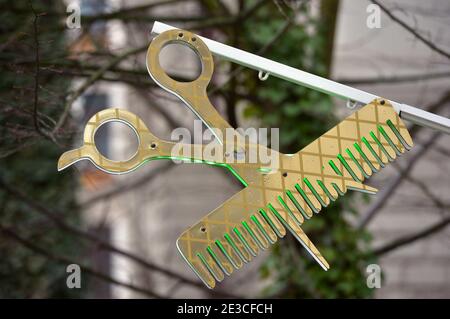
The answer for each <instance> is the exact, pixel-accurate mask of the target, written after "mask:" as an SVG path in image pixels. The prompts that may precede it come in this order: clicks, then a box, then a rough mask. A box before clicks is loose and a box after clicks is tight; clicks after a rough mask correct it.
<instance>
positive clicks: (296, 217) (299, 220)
mask: <svg viewBox="0 0 450 319" xmlns="http://www.w3.org/2000/svg"><path fill="white" fill-rule="evenodd" d="M277 198H278V201H279V202H280V204H281V206H283V208H284V210H285V211H286V212H287V213H288V214H289V215H290V217H291V218H293V219H294V220H295V221H296V222H297V224H299V225H301V224H303V221H304V220H305V219H304V218H303V216H302V215H300V214H299V213H298V212H297V211H296V210H292V209H291V208H290V207H289V206H288V204H287V203H286V202H285V201H284V199H283V198H282V197H281V196H278V197H277Z"/></svg>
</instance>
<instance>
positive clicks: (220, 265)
mask: <svg viewBox="0 0 450 319" xmlns="http://www.w3.org/2000/svg"><path fill="white" fill-rule="evenodd" d="M206 251H207V252H208V253H209V255H210V256H211V258H212V259H213V260H214V261H215V262H216V264H217V265H218V266H219V268H220V270H222V271H223V273H224V274H226V275H228V276H229V275H230V272H229V271H228V270H227V269H226V268H225V267H224V266H223V265H222V262H221V261H220V260H219V258H218V257H217V255H216V253H215V252H214V251H213V250H212V249H211V247H209V246H208V247H206Z"/></svg>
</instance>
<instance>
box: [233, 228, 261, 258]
mask: <svg viewBox="0 0 450 319" xmlns="http://www.w3.org/2000/svg"><path fill="white" fill-rule="evenodd" d="M233 231H234V233H235V234H236V236H238V238H239V240H240V241H241V242H242V243H243V244H244V247H245V249H246V250H247V252H249V253H250V254H252V255H253V257H256V254H257V252H256V251H254V250H253V248H252V247H251V246H250V244H249V243H248V241H247V240H246V239H245V237H244V235H242V233H241V232H240V231H239V229H237V227H234V228H233Z"/></svg>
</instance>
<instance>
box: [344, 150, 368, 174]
mask: <svg viewBox="0 0 450 319" xmlns="http://www.w3.org/2000/svg"><path fill="white" fill-rule="evenodd" d="M345 152H346V153H347V154H348V156H350V158H351V159H352V161H353V163H355V165H356V167H358V169H359V170H360V171H361V173H362V174H363V176H364V177H365V178H369V177H370V176H369V175H367V173H366V171H365V170H364V168H363V167H362V166H361V164H360V163H359V161H358V160H357V159H356V158H355V156H354V155H353V153H352V151H350V149H348V148H347V149H345Z"/></svg>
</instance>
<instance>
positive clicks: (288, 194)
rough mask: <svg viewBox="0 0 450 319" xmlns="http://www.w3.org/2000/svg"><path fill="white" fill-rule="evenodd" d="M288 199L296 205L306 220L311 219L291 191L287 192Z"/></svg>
mask: <svg viewBox="0 0 450 319" xmlns="http://www.w3.org/2000/svg"><path fill="white" fill-rule="evenodd" d="M286 195H287V197H289V199H290V200H291V202H292V203H293V204H294V206H295V207H296V208H297V209H298V210H299V212H300V213H301V214H302V215H303V217H304V218H306V219H310V216H308V214H307V213H306V212H305V210H304V209H303V207H302V206H301V205H300V203H299V202H298V201H297V199H296V198H295V197H294V195H292V193H291V191H286Z"/></svg>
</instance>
